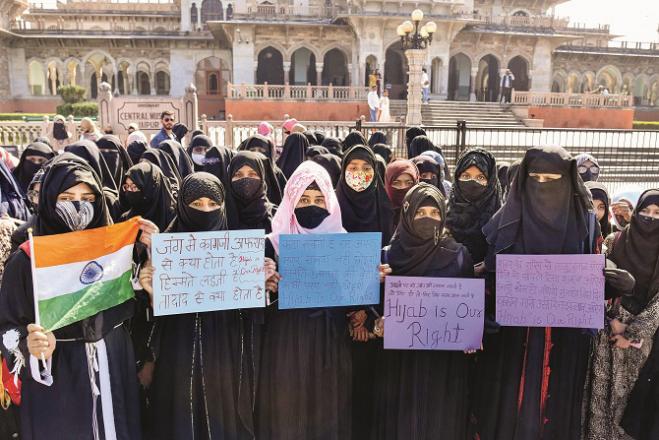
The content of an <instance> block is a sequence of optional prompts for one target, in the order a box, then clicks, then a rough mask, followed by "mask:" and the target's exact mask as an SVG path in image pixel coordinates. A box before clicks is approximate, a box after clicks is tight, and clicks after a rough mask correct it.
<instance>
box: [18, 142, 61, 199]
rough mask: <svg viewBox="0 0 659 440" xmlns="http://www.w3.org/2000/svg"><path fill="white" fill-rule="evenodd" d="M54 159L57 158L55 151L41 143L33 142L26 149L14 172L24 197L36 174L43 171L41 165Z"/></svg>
mask: <svg viewBox="0 0 659 440" xmlns="http://www.w3.org/2000/svg"><path fill="white" fill-rule="evenodd" d="M53 157H55V152H54V151H53V149H52V148H50V147H49V146H48V145H46V144H43V143H41V142H33V143H31V144H30V145H28V146H27V147H25V150H24V151H23V154H22V155H21V160H20V161H19V162H18V165H16V168H14V170H13V171H12V174H13V175H14V179H16V183H17V184H18V186H19V187H20V188H21V191H23V194H24V195H25V194H27V190H28V186H29V185H30V182H31V181H32V178H33V177H34V175H35V174H36V172H37V171H39V170H40V169H41V165H43V164H44V163H45V162H47V161H48V160H50V159H52V158H53Z"/></svg>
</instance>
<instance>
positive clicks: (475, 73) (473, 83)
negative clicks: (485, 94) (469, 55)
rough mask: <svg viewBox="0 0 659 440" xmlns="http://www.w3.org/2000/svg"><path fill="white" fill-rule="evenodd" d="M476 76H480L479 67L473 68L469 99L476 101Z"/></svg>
mask: <svg viewBox="0 0 659 440" xmlns="http://www.w3.org/2000/svg"><path fill="white" fill-rule="evenodd" d="M476 76H478V67H472V68H471V80H470V82H469V100H470V101H476Z"/></svg>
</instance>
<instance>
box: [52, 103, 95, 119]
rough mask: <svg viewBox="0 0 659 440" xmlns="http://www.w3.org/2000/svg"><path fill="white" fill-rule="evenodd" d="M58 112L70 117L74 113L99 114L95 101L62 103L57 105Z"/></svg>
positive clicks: (80, 114) (77, 114) (77, 115)
mask: <svg viewBox="0 0 659 440" xmlns="http://www.w3.org/2000/svg"><path fill="white" fill-rule="evenodd" d="M57 113H58V114H60V115H63V116H65V117H68V115H73V116H76V117H84V116H93V117H96V116H97V115H98V104H97V103H95V102H76V103H75V104H68V103H67V104H62V105H58V106H57Z"/></svg>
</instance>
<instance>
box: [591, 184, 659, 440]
mask: <svg viewBox="0 0 659 440" xmlns="http://www.w3.org/2000/svg"><path fill="white" fill-rule="evenodd" d="M589 183H590V182H589ZM606 254H607V258H608V261H607V269H606V270H605V276H606V293H607V297H609V298H617V297H620V299H619V300H615V301H613V303H612V305H611V307H610V308H609V310H608V311H607V323H608V325H607V326H606V328H605V329H604V330H601V331H600V332H599V334H598V337H597V339H596V343H595V349H594V353H593V357H592V361H591V368H590V374H589V381H588V386H587V388H586V395H585V396H584V402H587V406H586V410H587V411H586V416H587V419H586V421H585V424H584V436H583V437H582V438H583V439H585V440H593V439H603V438H606V439H612V440H622V439H629V438H632V437H633V438H634V439H639V440H645V439H647V440H650V439H655V438H657V434H659V426H658V425H657V423H658V422H657V419H656V415H657V409H658V408H659V407H658V406H657V403H659V401H658V400H657V396H658V394H656V391H657V385H656V379H657V373H658V372H659V369H658V365H657V361H658V358H657V356H658V355H659V351H658V349H657V345H656V343H657V339H656V336H655V332H656V331H657V329H658V328H659V295H657V294H658V293H659V189H650V190H647V191H645V192H644V193H643V194H641V196H640V198H639V201H638V204H637V205H636V208H635V209H634V212H633V214H632V218H631V222H630V224H629V225H627V226H626V227H625V228H624V229H623V230H622V231H620V232H616V234H615V239H614V240H613V243H612V244H611V247H609V248H608V249H607V252H606ZM611 263H612V264H611ZM612 267H615V269H613V268H612ZM653 337H654V340H653ZM641 367H643V369H642V370H641ZM639 374H640V375H639ZM637 378H638V379H637ZM634 384H636V386H634ZM632 390H633V391H632ZM630 392H631V395H630ZM653 394H654V395H653ZM623 414H624V419H623ZM621 419H622V423H621ZM623 432H624V433H625V434H623Z"/></svg>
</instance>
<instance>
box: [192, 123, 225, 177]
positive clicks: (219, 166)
mask: <svg viewBox="0 0 659 440" xmlns="http://www.w3.org/2000/svg"><path fill="white" fill-rule="evenodd" d="M198 138H202V140H203V142H204V144H205V143H206V139H203V138H206V136H203V135H201V136H197V137H196V138H195V139H198ZM209 141H210V140H209ZM232 156H233V151H231V150H229V149H228V148H226V147H218V146H212V147H209V148H208V150H206V164H205V165H204V171H206V172H207V173H211V174H212V175H214V176H216V177H217V178H218V179H220V182H222V185H225V186H226V185H228V184H229V182H230V181H231V177H230V176H229V174H228V172H227V169H228V168H229V162H231V157H232Z"/></svg>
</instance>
